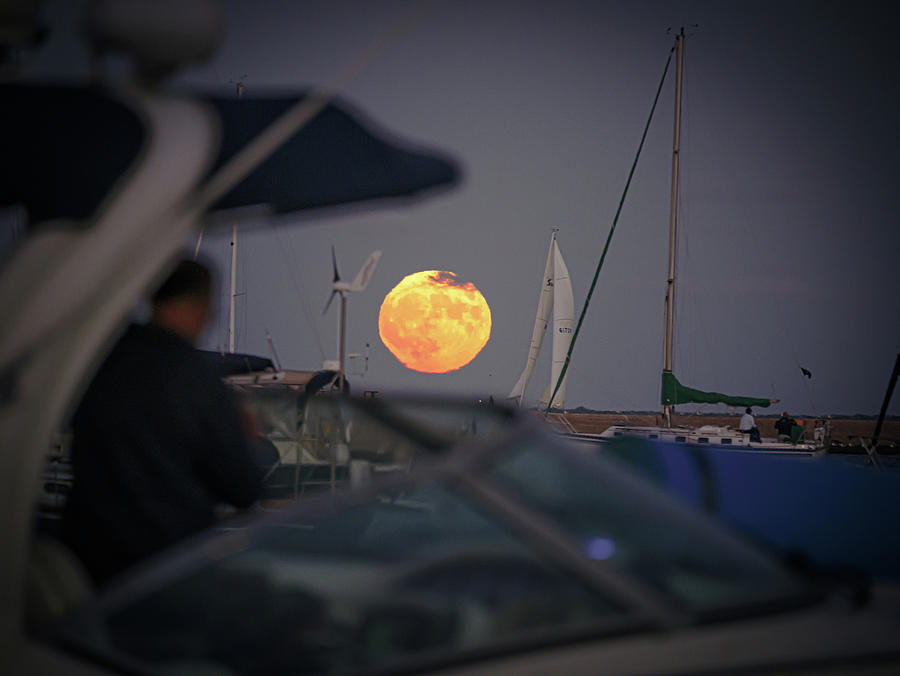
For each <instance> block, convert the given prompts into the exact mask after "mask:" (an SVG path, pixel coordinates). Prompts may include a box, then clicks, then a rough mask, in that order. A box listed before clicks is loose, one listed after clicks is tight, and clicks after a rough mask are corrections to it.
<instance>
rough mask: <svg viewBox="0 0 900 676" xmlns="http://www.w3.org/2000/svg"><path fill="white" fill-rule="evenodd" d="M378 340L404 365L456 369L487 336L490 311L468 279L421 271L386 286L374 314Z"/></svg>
mask: <svg viewBox="0 0 900 676" xmlns="http://www.w3.org/2000/svg"><path fill="white" fill-rule="evenodd" d="M378 335H380V336H381V342H383V343H384V346H385V347H386V348H387V349H388V350H390V351H391V354H393V355H394V356H395V357H397V359H399V360H400V362H401V363H402V364H403V365H404V366H406V367H407V368H410V369H413V370H414V371H421V372H422V373H447V372H448V371H454V370H456V369H458V368H462V367H463V366H465V365H466V364H468V363H469V362H470V361H472V360H473V359H474V358H475V357H476V355H477V354H478V353H479V352H481V348H483V347H484V346H485V345H486V344H487V342H488V338H490V337H491V309H490V308H489V307H488V304H487V301H486V300H485V299H484V296H482V295H481V292H480V291H479V290H478V289H476V288H475V285H474V284H472V283H471V282H460V281H459V280H457V279H456V275H455V274H454V273H452V272H444V271H438V270H424V271H422V272H416V273H414V274H411V275H407V276H406V277H404V278H403V279H402V280H401V282H400V283H399V284H398V285H397V286H395V287H394V288H393V289H391V291H390V293H388V295H387V296H385V298H384V301H383V302H382V303H381V311H380V312H379V313H378Z"/></svg>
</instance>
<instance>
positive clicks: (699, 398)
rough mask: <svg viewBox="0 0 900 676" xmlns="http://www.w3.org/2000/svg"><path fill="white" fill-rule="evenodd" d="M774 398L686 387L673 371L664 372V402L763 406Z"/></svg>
mask: <svg viewBox="0 0 900 676" xmlns="http://www.w3.org/2000/svg"><path fill="white" fill-rule="evenodd" d="M773 401H774V400H772V399H760V398H758V397H733V396H731V395H728V394H720V393H719V392H703V391H702V390H695V389H692V388H690V387H685V386H684V385H682V384H681V383H679V382H678V379H677V378H676V377H675V375H674V374H673V373H672V372H671V371H666V370H664V371H663V372H662V404H663V405H664V406H674V405H675V404H690V403H697V404H727V405H728V406H761V407H763V408H765V407H767V406H769V405H771V404H772V403H773Z"/></svg>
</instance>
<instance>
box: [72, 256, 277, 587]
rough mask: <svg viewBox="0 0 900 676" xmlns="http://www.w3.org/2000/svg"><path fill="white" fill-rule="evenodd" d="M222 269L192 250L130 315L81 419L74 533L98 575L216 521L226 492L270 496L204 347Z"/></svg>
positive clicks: (247, 501) (79, 551)
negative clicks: (141, 320) (140, 314)
mask: <svg viewBox="0 0 900 676" xmlns="http://www.w3.org/2000/svg"><path fill="white" fill-rule="evenodd" d="M211 286H212V284H211V278H210V273H209V271H208V270H207V269H206V268H205V267H204V266H202V265H200V264H198V263H193V262H190V261H184V262H182V263H180V264H179V265H178V267H177V268H176V269H175V271H174V272H173V273H172V274H171V276H170V277H169V278H168V279H167V280H166V281H165V282H164V283H163V285H162V286H161V287H160V288H159V290H157V292H156V293H155V294H154V295H153V299H152V302H153V316H152V319H151V321H150V322H149V323H148V324H146V325H136V324H135V325H132V326H130V327H129V328H128V329H127V331H126V332H125V334H124V335H123V336H122V338H121V339H120V340H119V342H118V343H117V344H116V346H115V347H114V348H113V350H112V352H110V354H109V356H108V357H107V358H106V360H105V362H104V363H103V365H102V366H101V367H100V369H99V371H98V372H97V374H96V376H95V377H94V380H93V381H92V383H91V384H90V386H89V388H88V390H87V392H86V394H85V396H84V398H83V399H82V401H81V404H80V406H79V407H78V410H77V411H76V413H75V417H74V419H73V423H72V427H73V433H74V435H73V447H72V463H73V471H74V486H73V489H72V493H71V495H70V497H69V500H68V504H67V506H66V512H65V515H64V522H63V537H64V539H65V541H66V543H67V544H68V545H69V546H70V547H71V549H72V550H73V551H74V552H75V554H76V555H77V556H78V557H79V558H80V559H81V560H82V562H83V563H84V564H85V566H86V568H87V569H88V571H89V572H90V574H91V576H92V577H93V578H94V580H95V582H98V583H103V582H105V581H107V580H108V579H109V578H111V577H113V576H115V575H116V574H118V573H119V572H121V571H122V570H124V569H126V568H128V567H130V566H131V565H133V564H135V563H137V562H138V561H140V560H142V559H144V558H146V557H148V556H150V555H151V554H153V553H155V552H157V551H158V550H160V549H162V548H164V547H166V546H168V545H170V544H172V543H174V542H176V541H177V540H179V539H181V538H183V537H185V536H188V535H191V534H193V533H196V532H198V531H201V530H203V529H205V528H207V527H209V526H210V525H212V524H213V523H214V520H215V513H214V509H215V506H216V504H218V503H229V504H231V505H234V506H236V507H239V508H244V507H249V506H250V505H251V504H253V503H254V502H255V501H256V499H257V498H258V497H259V494H260V491H261V485H260V484H261V482H260V479H261V476H260V471H259V468H258V467H257V466H256V465H255V464H254V459H253V457H252V456H251V451H250V449H249V446H248V441H247V438H246V435H245V433H244V430H243V428H242V425H241V419H240V414H239V411H238V408H237V405H236V403H235V401H234V399H233V397H232V394H231V392H230V391H229V390H228V389H227V388H226V387H225V385H224V384H223V383H222V382H221V381H220V380H219V378H218V377H217V375H216V374H215V372H214V371H213V370H212V369H211V368H210V366H209V365H208V364H207V362H206V361H205V360H204V359H203V358H202V357H201V356H200V354H199V353H198V352H197V351H196V350H195V349H194V343H195V342H196V341H197V339H198V337H199V336H200V333H201V332H202V330H203V327H204V325H205V324H206V321H207V319H208V318H209V315H210V300H211V299H210V295H211Z"/></svg>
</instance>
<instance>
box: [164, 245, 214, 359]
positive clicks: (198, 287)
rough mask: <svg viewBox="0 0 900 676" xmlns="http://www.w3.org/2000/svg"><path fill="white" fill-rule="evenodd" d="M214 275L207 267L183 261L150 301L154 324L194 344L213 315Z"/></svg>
mask: <svg viewBox="0 0 900 676" xmlns="http://www.w3.org/2000/svg"><path fill="white" fill-rule="evenodd" d="M211 294H212V275H211V274H210V272H209V269H208V268H207V267H206V266H205V265H201V264H200V263H196V262H194V261H189V260H183V261H180V262H179V263H178V265H177V266H176V267H175V269H174V270H173V271H172V274H170V275H169V277H168V278H167V279H166V281H164V282H163V283H162V285H160V287H159V288H158V289H157V290H156V292H155V293H154V294H153V296H152V297H151V299H150V300H151V303H152V305H153V319H152V321H153V323H154V324H157V325H159V326H161V327H163V328H165V329H168V330H170V331H173V332H174V333H177V334H178V335H180V336H181V337H182V338H184V339H185V340H187V341H188V342H190V343H191V344H195V343H196V342H197V340H198V339H199V338H200V334H201V333H202V332H203V327H204V326H206V322H207V320H208V319H209V315H210V308H211V304H210V300H211Z"/></svg>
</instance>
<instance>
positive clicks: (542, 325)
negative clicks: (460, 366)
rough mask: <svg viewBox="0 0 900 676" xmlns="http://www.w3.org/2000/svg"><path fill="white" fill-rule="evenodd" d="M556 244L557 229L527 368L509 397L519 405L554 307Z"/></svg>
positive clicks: (551, 239) (545, 270)
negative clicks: (554, 253)
mask: <svg viewBox="0 0 900 676" xmlns="http://www.w3.org/2000/svg"><path fill="white" fill-rule="evenodd" d="M555 245H556V231H554V232H553V234H552V235H550V250H549V251H548V252H547V264H546V265H545V266H544V277H543V279H542V280H541V295H540V297H539V299H538V308H537V315H536V316H535V318H534V329H533V330H532V332H531V347H530V348H529V350H528V359H527V360H526V362H525V370H523V371H522V375H520V376H519V380H518V381H517V382H516V385H515V387H513V389H512V392H510V393H509V396H508V397H507V398H508V399H518V404H519V406H521V405H522V401H523V400H524V398H525V388H526V387H528V381H529V380H530V379H531V372H532V371H534V363H535V362H536V361H537V356H538V352H540V350H541V343H542V342H543V340H544V332H545V331H546V330H547V324H548V323H549V322H550V312H551V310H552V309H553V264H554V255H553V251H554V248H555Z"/></svg>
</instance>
